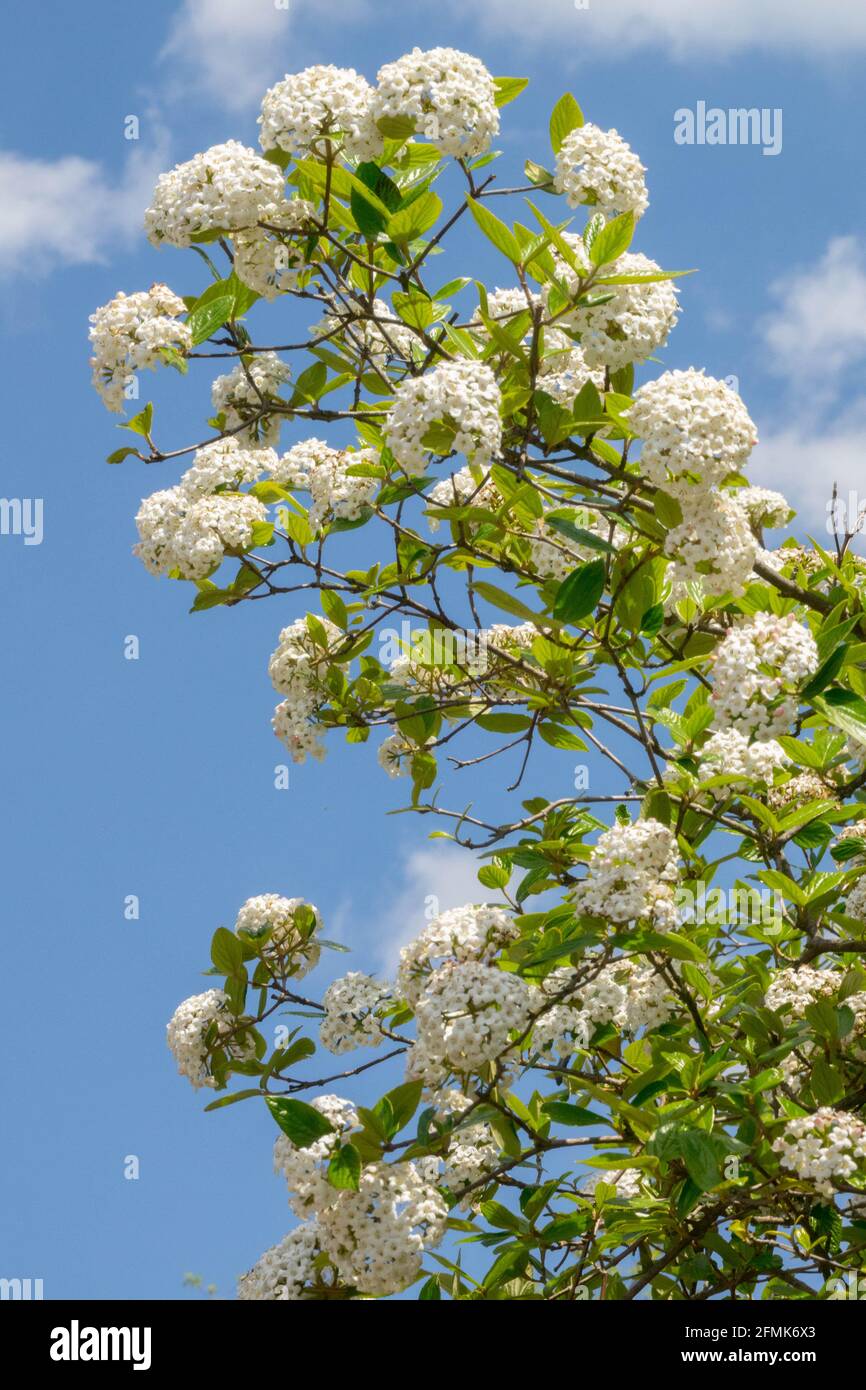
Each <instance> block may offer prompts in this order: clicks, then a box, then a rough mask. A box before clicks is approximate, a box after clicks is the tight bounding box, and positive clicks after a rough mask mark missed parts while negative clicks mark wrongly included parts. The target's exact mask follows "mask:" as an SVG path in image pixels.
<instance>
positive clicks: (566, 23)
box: [449, 0, 866, 59]
mask: <svg viewBox="0 0 866 1390" xmlns="http://www.w3.org/2000/svg"><path fill="white" fill-rule="evenodd" d="M449 4H450V7H451V9H452V10H454V11H455V12H456V13H459V14H460V15H461V17H462V18H464V19H465V17H466V12H467V11H466V4H465V0H449ZM473 13H474V14H476V15H477V16H479V17H480V18H481V20H482V21H483V23H484V24H485V26H486V27H487V28H488V29H491V30H493V31H494V32H497V33H502V34H505V35H506V36H508V37H514V38H517V39H520V40H521V41H522V42H523V43H529V42H533V41H535V42H549V41H550V40H551V39H554V40H556V42H557V43H558V44H559V45H561V48H562V49H563V50H564V49H566V48H568V49H570V50H571V51H572V52H573V53H574V54H575V55H578V56H579V55H580V53H581V51H582V49H583V48H584V47H587V46H589V47H592V48H594V49H596V50H597V49H599V48H602V47H604V48H605V49H606V50H607V51H608V52H609V53H610V56H611V57H614V56H620V55H621V54H622V53H623V52H624V51H625V52H628V51H632V50H634V49H640V48H648V47H656V48H657V47H661V48H664V49H666V50H667V51H668V52H669V53H670V54H671V56H673V57H675V58H678V59H682V58H686V57H689V56H691V55H692V54H694V53H700V54H702V55H704V56H709V57H728V56H730V55H731V54H732V53H738V52H742V51H743V50H744V49H747V48H757V49H763V50H771V51H775V52H792V53H800V54H805V55H806V56H807V57H813V56H815V55H820V56H822V57H827V56H829V55H832V54H845V53H848V52H850V51H851V50H853V49H857V48H864V47H866V7H864V6H862V5H855V4H853V3H852V0H822V3H821V4H816V3H815V0H588V4H586V5H582V4H580V3H578V0H533V4H532V5H531V6H527V5H521V4H517V3H515V0H475V4H474V6H473Z"/></svg>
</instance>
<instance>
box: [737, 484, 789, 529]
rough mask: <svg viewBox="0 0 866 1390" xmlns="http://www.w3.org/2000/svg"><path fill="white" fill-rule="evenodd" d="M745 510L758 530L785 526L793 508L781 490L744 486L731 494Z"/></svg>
mask: <svg viewBox="0 0 866 1390" xmlns="http://www.w3.org/2000/svg"><path fill="white" fill-rule="evenodd" d="M733 496H734V497H735V498H736V500H737V502H738V503H739V504H740V506H741V507H742V508H743V510H744V511H745V513H746V515H747V516H748V518H749V521H750V522H751V523H752V526H753V527H754V528H755V529H756V530H758V531H760V530H761V529H762V528H763V527H765V526H766V527H769V528H770V530H773V531H774V530H776V529H777V528H778V527H782V526H787V525H788V522H789V521H790V520H791V518H792V516H793V515H794V508H793V507H792V506H791V504H790V502H788V501H787V499H786V498H785V497H783V496H782V494H781V492H774V491H773V489H772V488H768V487H744V488H740V489H739V490H738V491H737V492H735V493H734V494H733Z"/></svg>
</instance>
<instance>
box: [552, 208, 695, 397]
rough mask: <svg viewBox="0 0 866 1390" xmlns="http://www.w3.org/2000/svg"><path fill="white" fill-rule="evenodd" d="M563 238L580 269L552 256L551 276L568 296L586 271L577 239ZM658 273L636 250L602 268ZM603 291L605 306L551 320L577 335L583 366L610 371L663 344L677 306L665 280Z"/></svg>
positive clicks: (671, 287)
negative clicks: (608, 295)
mask: <svg viewBox="0 0 866 1390" xmlns="http://www.w3.org/2000/svg"><path fill="white" fill-rule="evenodd" d="M563 236H564V238H565V240H566V242H567V243H568V245H569V247H570V248H571V250H572V251H574V252H575V253H576V255H577V257H578V262H579V265H580V266H581V267H582V272H583V273H582V274H579V273H578V272H577V271H575V270H573V269H572V267H571V266H570V265H567V264H566V262H565V261H564V260H562V259H561V258H560V257H558V256H557V257H555V262H556V272H557V277H558V278H559V279H560V280H561V281H562V282H563V283H564V285H565V288H566V289H567V290H568V291H569V293H570V294H572V295H576V294H577V292H578V289H579V287H580V282H581V280H582V279H584V278H585V277H586V276H587V275H588V274H589V266H588V264H587V260H586V248H585V247H584V244H583V239H582V238H581V237H579V236H577V235H576V234H574V233H573V232H563ZM659 274H661V269H660V267H659V266H658V265H657V264H656V262H655V261H651V260H650V259H649V258H648V257H647V256H644V255H643V254H642V253H641V252H639V251H627V252H626V253H625V254H624V255H622V256H620V257H619V259H618V260H616V261H614V262H613V264H612V265H610V266H606V267H605V275H606V276H618V275H628V276H644V275H659ZM600 288H605V287H603V286H602V287H600ZM609 290H610V292H611V293H612V294H613V298H612V299H610V300H608V302H607V303H606V304H597V305H594V306H586V305H584V306H583V307H582V308H571V309H567V310H566V311H565V312H564V313H562V314H559V315H558V316H557V323H558V324H559V325H560V327H562V328H568V329H570V330H571V331H572V332H574V333H578V334H580V346H581V350H582V352H583V355H584V358H585V360H586V363H587V366H589V367H590V368H592V367H609V368H610V369H611V371H616V370H618V368H620V367H626V366H628V364H629V363H630V362H635V363H638V362H645V361H646V360H647V358H648V357H651V356H652V354H653V353H654V352H655V351H656V350H657V349H658V348H660V347H662V346H663V344H664V343H665V342H667V338H668V334H669V333H670V332H671V329H672V328H673V327H674V326H675V324H676V321H677V316H678V310H679V304H678V301H677V290H676V288H675V287H674V285H673V284H672V282H671V281H670V280H657V281H650V282H645V283H637V284H625V285H611V286H610V287H609ZM606 292H607V291H606ZM546 298H549V292H547V293H546Z"/></svg>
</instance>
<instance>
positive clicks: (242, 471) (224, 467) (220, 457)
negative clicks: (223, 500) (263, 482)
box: [179, 435, 277, 497]
mask: <svg viewBox="0 0 866 1390" xmlns="http://www.w3.org/2000/svg"><path fill="white" fill-rule="evenodd" d="M276 465H277V456H276V454H275V453H274V451H273V450H272V449H268V448H264V449H258V448H249V447H246V446H244V445H242V444H241V443H240V441H239V439H238V438H237V437H236V436H235V435H229V436H227V438H225V439H215V440H214V442H213V443H212V444H205V446H204V448H203V449H198V450H197V451H196V454H195V457H194V459H193V462H192V466H191V467H190V468H188V469H187V471H186V472H185V473H184V475H183V477H182V478H181V480H180V484H179V486H180V488H181V489H182V490H183V492H184V493H186V495H187V496H189V497H209V496H211V495H212V494H213V493H217V492H237V491H238V490H239V489H240V488H241V487H242V486H243V484H244V483H254V482H255V481H256V479H257V478H260V477H261V476H262V474H263V473H271V472H273V470H274V468H275V467H276Z"/></svg>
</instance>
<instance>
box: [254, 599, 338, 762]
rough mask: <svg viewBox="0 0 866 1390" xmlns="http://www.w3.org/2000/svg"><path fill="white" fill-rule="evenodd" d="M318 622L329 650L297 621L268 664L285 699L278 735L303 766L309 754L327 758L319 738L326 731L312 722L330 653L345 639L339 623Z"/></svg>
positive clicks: (278, 712) (276, 728) (282, 636)
mask: <svg viewBox="0 0 866 1390" xmlns="http://www.w3.org/2000/svg"><path fill="white" fill-rule="evenodd" d="M318 621H319V622H320V623H321V624H322V627H323V628H324V632H325V637H326V640H327V642H328V648H327V650H326V649H325V648H323V647H321V646H319V645H318V644H317V643H316V642H315V640H314V639H313V636H312V634H311V632H310V628H309V625H308V624H307V621H306V619H304V618H297V619H296V620H295V622H293V623H291V624H290V625H289V626H288V627H286V628H283V630H282V632H281V633H280V640H279V644H278V646H277V649H276V651H275V652H274V653H273V655H272V656H271V659H270V662H269V663H268V673H269V675H270V677H271V680H272V682H273V685H274V689H275V690H276V691H277V693H278V694H280V695H284V696H285V699H284V700H283V701H282V703H281V704H279V705H277V708H276V710H275V711H274V718H273V726H274V733H275V734H276V735H277V738H279V739H281V740H282V741H283V743H285V745H286V747H287V748H288V749H289V751H290V753H291V754H292V759H293V761H294V762H297V763H303V762H304V761H305V760H306V757H307V754H310V755H311V756H312V757H314V758H319V759H321V758H323V757H324V756H325V750H324V746H323V745H322V743H321V742H320V737H319V736H320V734H321V733H322V729H321V727H320V726H319V725H318V724H316V723H314V722H313V721H312V716H313V715H314V713H315V711H316V707H317V705H318V704H319V703H320V700H321V682H322V681H323V680H324V677H325V675H326V674H327V671H328V667H329V655H328V653H329V651H330V650H332V649H333V648H335V647H337V646H338V645H339V644H340V643H341V642H343V641H344V640H345V637H344V634H343V633H342V632H341V631H340V629H339V628H338V627H337V625H336V623H332V622H331V621H330V620H329V619H327V618H320V619H319V620H318Z"/></svg>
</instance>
